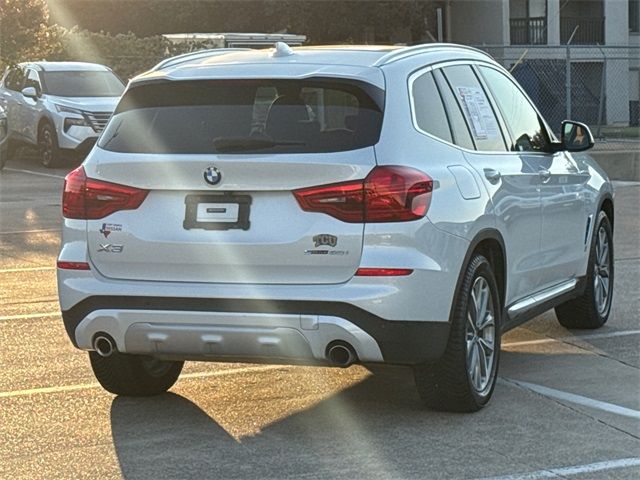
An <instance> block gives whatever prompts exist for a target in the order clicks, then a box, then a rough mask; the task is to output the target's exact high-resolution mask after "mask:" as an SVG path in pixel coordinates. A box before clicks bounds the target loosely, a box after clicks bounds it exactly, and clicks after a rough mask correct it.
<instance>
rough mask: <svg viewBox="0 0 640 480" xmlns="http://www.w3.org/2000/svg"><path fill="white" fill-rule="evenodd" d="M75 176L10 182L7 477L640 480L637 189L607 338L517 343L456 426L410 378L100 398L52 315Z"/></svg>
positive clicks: (4, 202) (216, 383) (269, 370)
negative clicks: (482, 398) (484, 400)
mask: <svg viewBox="0 0 640 480" xmlns="http://www.w3.org/2000/svg"><path fill="white" fill-rule="evenodd" d="M68 170H69V169H56V170H45V169H43V168H42V167H40V166H38V164H37V163H36V162H35V160H31V159H22V160H21V161H19V162H18V161H16V160H10V161H9V163H8V165H7V168H6V169H5V170H4V171H2V172H0V282H1V285H2V288H1V289H0V478H2V479H4V478H11V479H22V478H25V479H34V478H47V479H53V478H56V479H57V478H96V477H100V478H129V479H138V478H219V479H230V478H243V479H244V478H255V479H265V478H274V479H285V478H350V479H357V478H366V479H368V480H370V479H378V478H380V479H394V478H416V479H417V478H420V479H430V478H452V479H463V478H487V477H489V478H494V477H497V478H502V479H507V478H508V479H516V478H527V479H538V478H576V479H599V478H611V479H631V478H634V479H635V478H640V348H639V347H640V288H639V286H640V217H639V216H638V208H639V207H640V183H629V182H628V183H625V182H618V183H616V224H615V247H616V263H615V268H616V277H617V278H616V290H615V297H614V306H613V313H612V316H611V318H610V319H609V322H608V323H607V325H606V326H605V327H604V328H602V329H600V330H598V331H589V332H579V331H568V330H566V329H564V328H563V327H561V326H560V325H559V324H558V323H557V321H556V319H555V315H554V313H553V312H547V313H545V314H544V315H541V316H539V317H538V318H536V319H535V320H534V321H532V322H530V323H528V324H526V325H525V326H523V327H521V328H518V329H516V330H514V331H512V332H510V333H509V334H507V335H506V337H505V338H504V339H503V352H502V353H503V355H502V359H501V362H502V363H501V367H500V380H499V384H498V386H497V387H496V392H495V394H494V397H493V400H492V402H491V404H490V406H489V407H487V408H485V409H484V410H482V411H481V412H479V413H477V414H473V415H460V414H445V413H436V412H432V411H429V410H426V409H425V408H424V407H422V406H421V404H420V402H419V399H418V395H417V393H416V391H415V389H414V386H413V380H412V377H411V374H410V371H409V370H408V369H401V368H398V369H392V370H391V369H387V370H383V371H379V372H378V371H376V372H375V373H372V372H370V371H369V370H367V369H365V368H363V367H357V366H354V367H351V368H349V369H345V370H339V369H325V368H306V367H288V366H264V365H240V364H206V363H190V364H189V363H188V364H187V365H186V367H185V370H184V373H183V375H182V377H181V380H179V382H178V383H177V385H176V386H175V387H174V388H173V389H172V390H171V392H170V393H168V394H166V395H162V396H159V397H156V398H150V399H130V398H118V397H115V396H113V395H111V394H108V393H107V392H105V391H103V390H102V389H101V388H99V387H98V385H97V384H96V383H95V379H94V377H93V374H92V372H91V370H90V368H89V364H88V359H87V356H86V354H84V353H82V352H80V351H77V350H75V349H74V348H73V347H72V346H71V343H70V342H69V340H68V339H67V337H66V334H65V333H64V329H63V326H62V321H61V318H60V315H59V313H58V303H57V295H56V283H55V268H54V265H55V258H56V254H57V250H58V247H59V242H60V196H61V193H60V192H61V188H62V183H63V180H62V179H63V176H64V175H65V173H66V172H67V171H68Z"/></svg>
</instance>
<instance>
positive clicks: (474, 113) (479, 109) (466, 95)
mask: <svg viewBox="0 0 640 480" xmlns="http://www.w3.org/2000/svg"><path fill="white" fill-rule="evenodd" d="M457 88H458V95H460V99H461V100H462V106H463V108H464V113H465V115H466V116H467V119H468V120H469V124H470V125H471V130H472V131H473V136H474V137H475V138H476V140H488V139H496V138H498V137H499V129H498V122H497V121H496V117H495V116H494V114H493V110H492V109H491V105H489V100H487V97H486V96H485V94H484V91H483V90H482V88H481V87H457Z"/></svg>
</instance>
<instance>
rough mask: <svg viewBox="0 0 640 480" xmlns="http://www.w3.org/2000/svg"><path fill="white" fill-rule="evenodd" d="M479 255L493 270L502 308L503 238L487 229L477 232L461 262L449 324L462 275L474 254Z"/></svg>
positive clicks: (504, 275) (504, 287) (504, 280)
mask: <svg viewBox="0 0 640 480" xmlns="http://www.w3.org/2000/svg"><path fill="white" fill-rule="evenodd" d="M476 253H480V254H482V255H484V256H485V257H486V258H487V260H489V263H491V267H492V268H493V271H494V275H495V278H496V283H497V284H498V293H499V294H500V303H501V306H502V307H503V308H504V306H505V302H506V293H507V256H506V249H505V242H504V238H503V237H502V235H501V234H500V232H499V231H498V230H496V229H492V228H487V229H484V230H481V231H480V232H478V233H477V234H476V235H475V236H474V237H473V240H471V243H470V244H469V248H468V249H467V253H466V254H465V257H464V260H463V262H462V267H461V268H460V272H459V273H458V280H457V282H456V290H455V293H454V300H453V304H452V308H451V313H450V315H449V322H450V323H451V321H452V315H453V313H454V309H455V305H456V303H457V302H458V295H459V294H460V286H461V284H462V281H463V278H464V273H465V271H466V269H467V266H468V265H469V262H470V261H471V258H472V257H473V255H474V254H476Z"/></svg>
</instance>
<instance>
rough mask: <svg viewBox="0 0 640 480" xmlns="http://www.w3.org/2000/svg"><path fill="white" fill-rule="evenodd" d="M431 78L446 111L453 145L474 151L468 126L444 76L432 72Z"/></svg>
mask: <svg viewBox="0 0 640 480" xmlns="http://www.w3.org/2000/svg"><path fill="white" fill-rule="evenodd" d="M433 76H434V78H435V80H436V84H437V85H438V88H439V90H440V94H441V95H442V100H443V102H444V106H445V108H446V110H447V116H448V118H449V125H450V126H451V133H452V135H453V143H455V144H456V145H458V146H460V147H463V148H468V149H469V150H475V148H476V146H475V144H474V143H473V140H472V139H471V132H469V126H468V125H467V122H466V121H465V119H464V116H463V114H462V110H460V105H459V104H458V102H457V101H456V98H455V97H454V96H453V92H452V91H451V88H449V85H448V84H447V80H446V79H445V78H444V74H443V73H442V71H441V70H434V71H433Z"/></svg>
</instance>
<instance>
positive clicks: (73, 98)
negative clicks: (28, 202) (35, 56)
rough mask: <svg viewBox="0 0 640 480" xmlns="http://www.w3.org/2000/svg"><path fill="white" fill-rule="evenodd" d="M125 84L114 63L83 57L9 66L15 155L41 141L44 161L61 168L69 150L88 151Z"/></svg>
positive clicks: (7, 103) (4, 103) (6, 95)
mask: <svg viewBox="0 0 640 480" xmlns="http://www.w3.org/2000/svg"><path fill="white" fill-rule="evenodd" d="M123 91H124V84H123V83H122V80H120V79H119V78H118V76H117V75H116V74H115V73H113V72H112V71H111V70H110V69H109V68H108V67H105V66H103V65H98V64H94V63H83V62H33V63H23V64H20V65H16V66H15V67H12V68H8V69H7V71H6V72H5V74H4V76H3V78H2V83H1V84H0V107H4V108H5V110H6V111H7V118H8V123H9V125H10V127H9V143H10V149H9V155H11V152H12V151H13V149H14V147H15V146H17V145H20V144H27V145H33V146H37V147H39V149H40V152H41V158H42V164H43V165H45V166H46V167H56V166H58V165H59V164H60V163H61V161H62V160H63V158H64V156H65V153H71V152H77V153H86V152H88V151H89V149H90V148H91V147H92V146H93V144H94V143H95V141H96V139H97V138H98V135H99V134H100V132H102V130H103V128H104V127H105V125H106V124H107V121H108V120H109V118H110V117H111V114H112V113H113V110H114V109H115V106H116V104H117V103H118V99H119V98H120V95H121V94H122V92H123Z"/></svg>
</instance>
